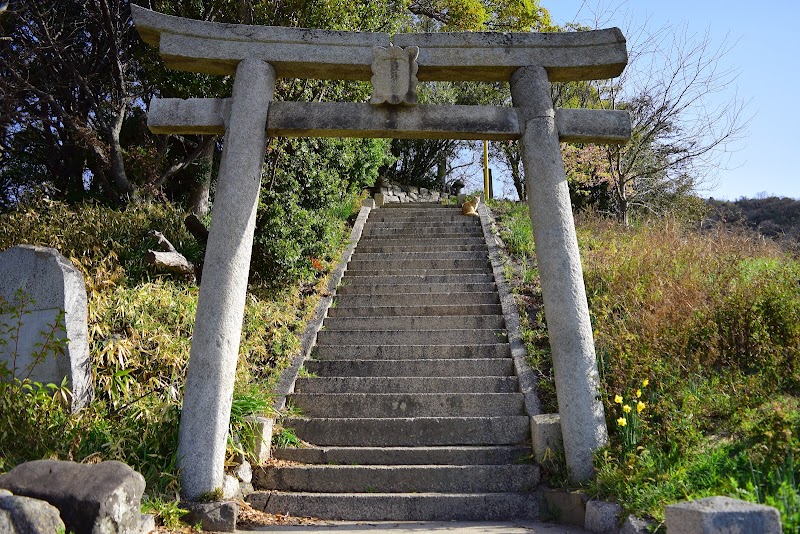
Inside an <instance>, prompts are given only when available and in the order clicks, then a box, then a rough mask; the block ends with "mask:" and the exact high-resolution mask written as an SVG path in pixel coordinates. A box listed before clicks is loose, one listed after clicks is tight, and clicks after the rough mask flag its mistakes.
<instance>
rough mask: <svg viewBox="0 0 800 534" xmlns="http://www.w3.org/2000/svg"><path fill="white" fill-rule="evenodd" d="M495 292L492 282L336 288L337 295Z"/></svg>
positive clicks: (346, 285) (341, 286) (346, 283)
mask: <svg viewBox="0 0 800 534" xmlns="http://www.w3.org/2000/svg"><path fill="white" fill-rule="evenodd" d="M492 291H497V285H496V284H495V283H494V282H484V283H479V284H472V283H439V284H434V283H431V284H393V283H387V284H364V283H363V282H362V283H361V284H358V285H350V284H349V283H348V282H347V281H345V283H344V285H340V286H339V287H338V288H336V294H337V295H364V294H367V295H370V294H372V295H386V294H391V293H400V294H402V293H486V292H492Z"/></svg>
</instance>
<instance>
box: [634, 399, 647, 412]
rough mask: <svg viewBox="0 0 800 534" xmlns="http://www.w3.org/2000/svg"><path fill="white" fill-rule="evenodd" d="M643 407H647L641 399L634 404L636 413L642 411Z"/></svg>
mask: <svg viewBox="0 0 800 534" xmlns="http://www.w3.org/2000/svg"><path fill="white" fill-rule="evenodd" d="M645 408H647V404H645V403H643V402H642V401H639V402H638V403H637V404H636V413H642V412H643V411H644V409H645Z"/></svg>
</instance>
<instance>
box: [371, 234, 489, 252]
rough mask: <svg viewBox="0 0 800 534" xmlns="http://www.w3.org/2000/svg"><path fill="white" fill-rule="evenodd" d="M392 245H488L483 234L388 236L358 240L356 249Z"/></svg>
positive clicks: (444, 246)
mask: <svg viewBox="0 0 800 534" xmlns="http://www.w3.org/2000/svg"><path fill="white" fill-rule="evenodd" d="M378 245H381V246H392V247H406V246H409V247H415V246H425V247H431V246H432V247H441V248H447V247H450V246H454V245H456V246H461V245H480V246H486V240H485V239H484V237H483V235H479V236H478V235H474V236H468V235H466V236H456V237H452V236H439V235H435V236H428V237H426V238H425V239H424V240H420V239H418V238H415V237H403V236H396V237H392V236H386V237H373V238H371V239H362V240H361V241H359V242H358V245H357V246H356V250H358V249H359V247H362V246H378Z"/></svg>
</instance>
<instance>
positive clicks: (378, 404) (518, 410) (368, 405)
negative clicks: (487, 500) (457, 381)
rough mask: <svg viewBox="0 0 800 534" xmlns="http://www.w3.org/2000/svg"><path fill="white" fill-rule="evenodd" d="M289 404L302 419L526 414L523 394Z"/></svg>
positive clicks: (339, 398) (343, 397) (316, 398)
mask: <svg viewBox="0 0 800 534" xmlns="http://www.w3.org/2000/svg"><path fill="white" fill-rule="evenodd" d="M289 402H290V403H291V404H292V406H294V407H296V408H298V409H299V410H300V412H301V413H302V414H303V416H304V417H344V418H355V417H361V418H391V417H496V416H504V415H525V408H524V404H523V395H522V393H294V394H292V395H289ZM436 491H439V490H436Z"/></svg>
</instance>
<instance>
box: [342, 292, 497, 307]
mask: <svg viewBox="0 0 800 534" xmlns="http://www.w3.org/2000/svg"><path fill="white" fill-rule="evenodd" d="M469 304H500V297H499V296H498V294H497V292H496V291H485V292H482V293H478V292H466V293H395V294H394V295H353V294H350V295H339V296H337V297H336V298H335V299H334V304H333V306H334V307H339V306H348V307H357V306H442V305H456V306H458V305H469Z"/></svg>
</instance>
